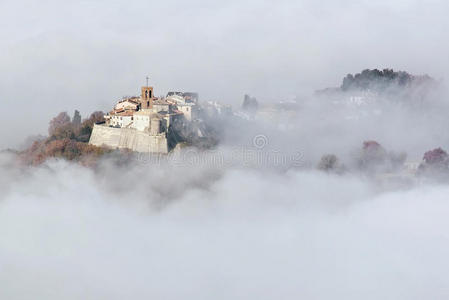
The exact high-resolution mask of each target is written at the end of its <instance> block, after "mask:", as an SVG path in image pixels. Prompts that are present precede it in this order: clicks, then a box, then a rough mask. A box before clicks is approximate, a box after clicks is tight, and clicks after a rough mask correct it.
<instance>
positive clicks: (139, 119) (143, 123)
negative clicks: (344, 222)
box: [132, 114, 150, 131]
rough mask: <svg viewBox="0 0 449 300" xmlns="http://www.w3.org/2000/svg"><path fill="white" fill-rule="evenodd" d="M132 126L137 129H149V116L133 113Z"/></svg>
mask: <svg viewBox="0 0 449 300" xmlns="http://www.w3.org/2000/svg"><path fill="white" fill-rule="evenodd" d="M132 127H133V128H135V129H137V130H139V131H144V130H145V129H149V128H150V116H149V115H139V114H134V120H133V124H132Z"/></svg>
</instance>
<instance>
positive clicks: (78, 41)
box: [0, 0, 449, 147]
mask: <svg viewBox="0 0 449 300" xmlns="http://www.w3.org/2000/svg"><path fill="white" fill-rule="evenodd" d="M448 11H449V4H448V2H447V1H444V0H434V1H432V0H430V1H425V2H424V1H413V0H408V1H399V0H396V1H386V0H380V1H360V0H358V1H355V0H346V1H333V0H332V1H330V0H323V1H308V0H302V1H300V0H297V1H287V0H281V1H234V0H231V1H201V0H196V1H174V0H168V1H122V0H120V1H112V0H108V1H102V0H98V1H53V0H41V1H31V0H30V1H25V0H19V1H18V0H14V1H10V0H2V1H1V2H0V17H1V19H2V27H1V29H0V47H1V50H2V51H1V56H0V61H1V66H2V72H1V75H0V76H1V77H0V101H1V103H2V104H3V111H4V112H6V114H5V115H3V116H2V118H1V121H0V125H1V129H0V135H1V137H2V142H1V143H0V146H2V147H6V146H8V145H14V144H16V143H18V142H19V141H20V140H22V139H23V138H24V137H25V136H27V135H31V134H36V133H45V132H46V127H47V123H48V120H49V118H50V117H51V116H54V115H56V114H57V113H58V112H60V111H69V112H70V114H72V112H73V110H74V109H79V110H80V111H81V112H82V114H83V115H86V114H87V113H90V112H91V111H93V110H107V109H110V107H111V106H112V105H113V103H114V101H115V100H116V99H118V98H120V97H121V96H124V95H130V94H137V93H138V90H139V87H140V86H141V85H142V84H144V83H145V76H147V75H149V76H150V82H151V84H152V85H154V87H155V93H156V94H159V95H160V94H165V93H166V92H167V91H169V90H185V91H197V92H199V93H200V100H209V99H213V100H219V101H223V102H229V103H235V104H237V103H238V104H239V103H240V102H241V101H242V99H243V94H245V93H249V94H251V95H254V96H256V97H257V98H258V99H259V100H262V101H272V100H277V99H285V98H292V97H294V96H295V95H303V94H307V93H310V92H311V91H313V90H315V89H319V88H323V87H328V86H336V85H339V84H340V81H341V79H342V77H343V76H344V75H345V74H347V73H354V72H358V71H360V70H362V69H364V68H385V67H391V68H394V69H401V70H406V71H409V72H411V73H415V74H423V73H427V74H429V75H432V76H434V77H436V78H438V79H440V78H447V75H448V74H447V73H448V71H447V70H449V55H448V53H449V42H448V39H447V32H449V21H448V19H447V13H448ZM18 123H20V125H18ZM11 128H15V130H13V131H11Z"/></svg>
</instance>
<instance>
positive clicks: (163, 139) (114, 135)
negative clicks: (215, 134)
mask: <svg viewBox="0 0 449 300" xmlns="http://www.w3.org/2000/svg"><path fill="white" fill-rule="evenodd" d="M199 111H200V109H199V105H198V94H197V93H190V92H169V93H168V94H167V96H166V97H155V96H154V90H153V87H151V86H143V87H142V88H141V94H140V96H139V97H125V98H123V99H121V100H120V101H118V103H117V104H116V105H115V106H114V108H113V109H112V110H111V111H110V112H109V113H107V114H106V115H105V116H104V119H105V121H104V122H102V123H100V124H95V125H94V127H93V130H92V135H91V137H90V140H89V144H91V145H95V146H102V147H109V148H114V149H130V150H132V151H137V152H148V153H168V152H170V151H171V150H172V149H173V148H175V147H176V145H177V144H178V143H179V142H180V141H181V140H182V138H179V136H180V131H182V129H185V128H189V127H192V126H189V125H191V123H193V122H195V121H199ZM190 134H194V135H197V136H198V137H201V136H202V135H203V133H202V132H201V130H200V129H197V130H196V131H192V132H190Z"/></svg>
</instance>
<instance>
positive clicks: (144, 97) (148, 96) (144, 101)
mask: <svg viewBox="0 0 449 300" xmlns="http://www.w3.org/2000/svg"><path fill="white" fill-rule="evenodd" d="M141 91H142V93H141V94H140V103H141V105H140V108H142V109H149V108H152V107H153V98H154V97H153V87H152V86H143V87H142V89H141Z"/></svg>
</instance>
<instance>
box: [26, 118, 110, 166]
mask: <svg viewBox="0 0 449 300" xmlns="http://www.w3.org/2000/svg"><path fill="white" fill-rule="evenodd" d="M103 115H104V114H103V113H102V112H94V113H92V114H91V115H90V117H89V118H88V119H85V120H84V121H83V122H82V123H80V122H79V119H80V116H79V112H77V111H76V112H75V116H74V118H73V121H71V119H70V116H69V115H68V114H67V113H66V112H61V113H59V114H58V115H57V116H56V117H54V118H53V119H52V120H51V121H50V123H49V127H48V134H49V136H48V138H46V139H44V140H39V141H35V142H34V143H33V144H32V145H31V147H29V148H28V149H26V150H25V151H22V152H21V153H20V157H21V160H22V161H23V162H24V163H26V164H32V165H38V164H41V163H43V162H44V161H46V160H47V159H49V158H63V159H67V160H71V161H79V162H81V163H83V164H88V165H90V164H92V163H93V162H94V161H95V160H96V158H98V157H101V156H102V155H103V154H105V153H107V152H110V150H107V149H104V148H101V147H96V146H93V145H89V144H88V142H89V138H90V134H91V132H92V128H93V125H94V124H95V123H99V122H103V121H104V119H103Z"/></svg>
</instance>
